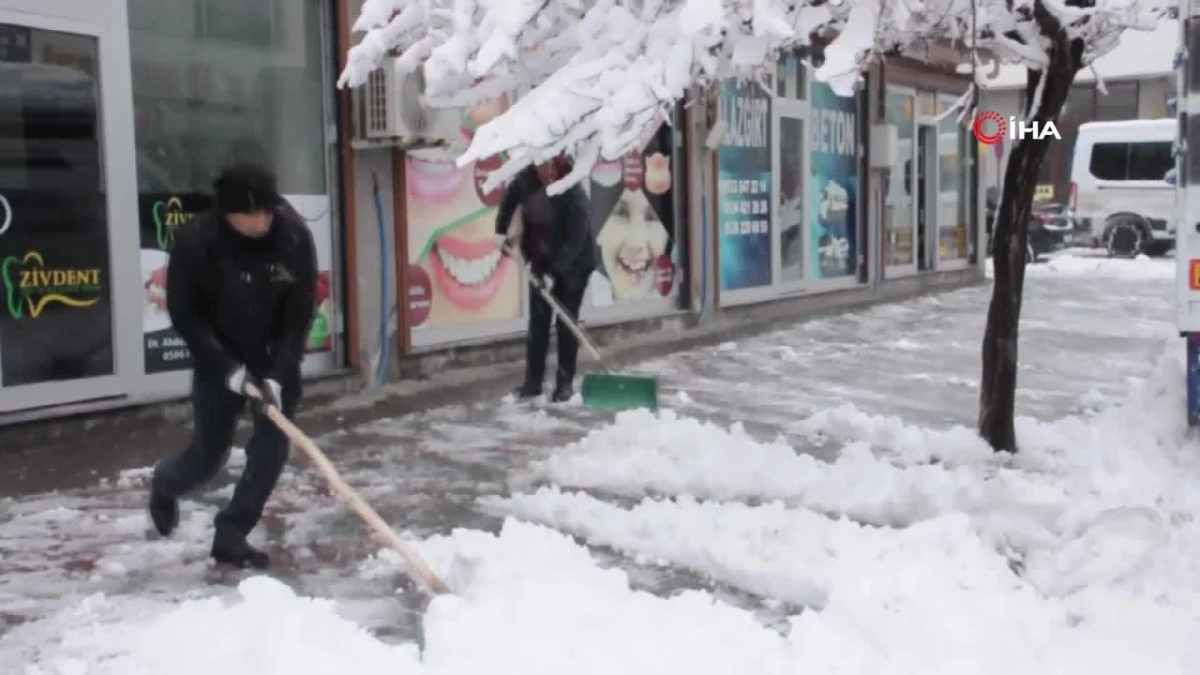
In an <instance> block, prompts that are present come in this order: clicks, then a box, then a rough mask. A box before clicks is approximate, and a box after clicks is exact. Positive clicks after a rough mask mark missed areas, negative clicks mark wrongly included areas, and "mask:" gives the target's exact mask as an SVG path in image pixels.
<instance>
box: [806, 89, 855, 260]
mask: <svg viewBox="0 0 1200 675" xmlns="http://www.w3.org/2000/svg"><path fill="white" fill-rule="evenodd" d="M810 126H811V129H812V150H811V153H810V157H809V161H810V166H811V173H812V177H811V180H810V184H809V207H808V209H809V232H810V233H811V236H812V241H811V246H810V250H811V251H812V253H811V256H812V274H811V276H812V278H814V279H830V278H837V277H844V276H848V275H852V274H854V273H855V265H856V264H857V256H858V241H857V239H858V236H857V224H858V220H857V217H856V207H857V202H858V96H857V95H856V96H850V97H843V96H838V95H837V94H835V93H834V91H833V89H831V88H830V87H829V86H828V85H826V84H824V83H819V82H818V83H813V86H812V111H811V113H810Z"/></svg>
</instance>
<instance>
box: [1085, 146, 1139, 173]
mask: <svg viewBox="0 0 1200 675" xmlns="http://www.w3.org/2000/svg"><path fill="white" fill-rule="evenodd" d="M1128 164H1129V144H1128V143H1097V144H1095V145H1093V146H1092V161H1091V163H1089V164H1088V171H1090V172H1091V174H1092V175H1093V176H1095V177H1096V178H1099V179H1100V180H1125V167H1126V165H1128Z"/></svg>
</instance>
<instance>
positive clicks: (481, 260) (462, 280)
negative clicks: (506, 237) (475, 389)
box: [404, 100, 522, 330]
mask: <svg viewBox="0 0 1200 675" xmlns="http://www.w3.org/2000/svg"><path fill="white" fill-rule="evenodd" d="M505 109H507V103H506V102H505V101H503V100H501V101H497V102H491V103H485V104H483V105H480V106H478V107H476V108H474V109H472V110H470V111H468V113H467V114H465V115H462V117H461V123H460V124H461V130H460V131H461V134H462V137H463V139H469V138H470V137H471V136H472V135H473V133H474V130H475V129H476V128H478V127H479V126H481V125H483V124H485V123H486V122H488V121H490V120H492V119H494V118H495V117H497V116H498V115H500V114H501V113H502V112H504V110H505ZM464 145H465V143H464ZM458 154H459V150H458V149H456V148H453V147H451V148H429V149H421V150H413V151H411V152H409V153H408V154H407V156H406V158H405V181H404V183H405V204H406V210H407V214H406V215H407V223H408V227H407V232H408V251H409V261H408V263H409V267H408V306H409V321H410V322H411V323H412V328H413V329H414V330H420V329H424V328H448V327H453V326H463V325H469V324H477V323H488V322H494V321H503V320H513V319H517V318H519V317H520V316H521V312H522V305H521V291H522V289H521V270H520V269H519V268H518V267H517V266H516V265H515V264H514V263H513V261H512V260H511V259H510V258H507V257H505V256H503V255H501V253H500V247H499V245H498V244H497V243H496V207H497V206H499V204H500V200H501V198H502V197H503V196H504V187H503V186H501V187H498V188H496V189H495V190H493V191H491V192H488V193H484V192H483V182H484V180H485V179H486V178H487V175H488V173H490V172H491V171H493V170H495V169H497V168H499V167H500V165H501V164H502V163H503V160H502V158H500V157H495V158H492V159H488V160H483V161H480V162H475V163H472V164H469V165H467V166H465V167H463V168H461V169H460V168H458V167H457V166H455V163H454V161H455V158H456V157H457V156H458Z"/></svg>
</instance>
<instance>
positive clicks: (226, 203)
mask: <svg viewBox="0 0 1200 675" xmlns="http://www.w3.org/2000/svg"><path fill="white" fill-rule="evenodd" d="M213 201H214V202H215V203H216V204H215V205H216V207H217V210H218V211H220V212H221V213H251V212H253V211H272V210H274V209H275V207H276V206H278V205H279V203H280V201H281V199H280V197H279V189H278V187H277V186H276V183H275V174H273V173H271V172H270V171H269V170H267V169H266V168H265V167H263V166H260V165H258V164H238V165H235V166H231V167H229V168H227V169H225V170H224V171H222V172H221V175H219V176H217V179H216V180H215V181H213Z"/></svg>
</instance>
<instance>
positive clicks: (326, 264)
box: [138, 193, 334, 373]
mask: <svg viewBox="0 0 1200 675" xmlns="http://www.w3.org/2000/svg"><path fill="white" fill-rule="evenodd" d="M284 198H285V199H287V200H288V202H289V203H291V205H292V206H293V207H294V208H295V209H296V211H297V212H299V213H300V215H301V216H302V217H304V219H305V220H306V221H307V222H308V226H309V229H311V230H312V234H313V239H314V241H315V243H316V249H317V270H318V271H317V298H316V307H315V308H314V312H315V314H314V317H313V325H312V329H311V332H310V333H309V342H308V353H309V354H312V355H314V356H317V357H319V358H318V360H321V361H322V362H323V363H322V364H321V366H322V367H325V368H328V367H331V366H332V361H331V360H330V357H329V353H330V352H331V351H332V349H333V316H334V311H333V298H332V296H331V292H330V291H331V289H330V270H331V269H332V263H333V255H332V248H331V247H332V230H331V229H330V214H329V197H327V196H325V195H285V196H284ZM210 205H211V200H210V199H209V197H208V196H207V195H203V194H194V193H179V194H141V195H139V196H138V221H139V225H140V233H141V251H140V257H141V266H142V340H143V352H144V355H145V363H146V372H147V373H165V372H171V371H176V370H185V369H187V368H190V367H191V365H192V358H191V353H190V352H189V351H188V348H187V345H186V344H184V342H183V339H182V338H181V337H179V334H178V333H177V332H175V329H174V328H172V327H171V317H170V315H169V314H168V313H167V284H168V279H167V261H168V260H169V258H170V251H171V248H172V246H173V245H174V243H175V234H176V232H177V231H178V229H179V228H180V227H181V226H184V225H186V224H188V223H191V222H192V221H193V220H195V219H196V216H197V215H198V214H200V213H202V212H203V211H205V210H207V209H208V208H209V206H210ZM312 359H313V356H310V357H308V358H306V359H305V360H306V361H309V360H312ZM325 362H327V363H325ZM305 365H306V366H309V364H308V363H306V364H305ZM307 369H308V368H306V370H307Z"/></svg>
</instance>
